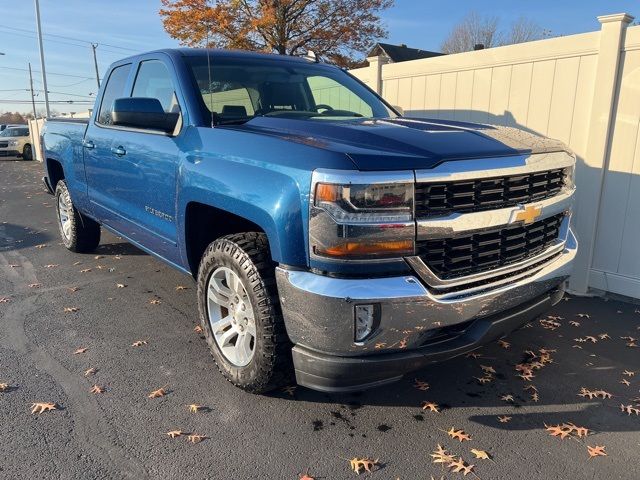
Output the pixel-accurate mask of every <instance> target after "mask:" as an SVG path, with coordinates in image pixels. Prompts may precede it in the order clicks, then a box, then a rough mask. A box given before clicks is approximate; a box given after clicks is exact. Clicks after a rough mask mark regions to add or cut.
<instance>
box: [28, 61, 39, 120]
mask: <svg viewBox="0 0 640 480" xmlns="http://www.w3.org/2000/svg"><path fill="white" fill-rule="evenodd" d="M29 86H30V87H31V106H32V107H33V119H34V120H35V119H37V118H38V117H37V114H36V100H35V98H34V95H33V75H32V74H31V62H29Z"/></svg>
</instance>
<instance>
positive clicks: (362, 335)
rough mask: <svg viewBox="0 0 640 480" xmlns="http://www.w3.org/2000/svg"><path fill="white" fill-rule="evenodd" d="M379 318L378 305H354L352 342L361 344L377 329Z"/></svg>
mask: <svg viewBox="0 0 640 480" xmlns="http://www.w3.org/2000/svg"><path fill="white" fill-rule="evenodd" d="M379 318H380V305H378V304H369V305H356V307H355V323H354V327H355V328H354V340H355V342H362V341H364V340H365V339H366V338H367V337H369V336H370V335H371V334H372V333H373V331H374V330H375V329H376V328H377V326H378V324H379V323H380V322H379Z"/></svg>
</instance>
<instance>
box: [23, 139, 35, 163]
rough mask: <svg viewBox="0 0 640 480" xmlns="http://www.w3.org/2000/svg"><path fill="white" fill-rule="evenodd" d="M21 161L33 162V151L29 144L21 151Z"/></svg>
mask: <svg viewBox="0 0 640 480" xmlns="http://www.w3.org/2000/svg"><path fill="white" fill-rule="evenodd" d="M22 159H23V160H33V150H32V148H31V145H30V144H28V143H27V144H26V145H25V146H24V148H23V149H22Z"/></svg>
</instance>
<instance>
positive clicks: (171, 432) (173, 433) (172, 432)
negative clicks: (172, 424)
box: [167, 430, 183, 438]
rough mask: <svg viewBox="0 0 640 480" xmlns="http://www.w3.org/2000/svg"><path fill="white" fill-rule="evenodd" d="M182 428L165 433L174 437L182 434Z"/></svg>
mask: <svg viewBox="0 0 640 480" xmlns="http://www.w3.org/2000/svg"><path fill="white" fill-rule="evenodd" d="M182 433H183V432H182V430H171V431H170V432H167V435H169V436H170V437H171V438H176V437H179V436H181V435H182Z"/></svg>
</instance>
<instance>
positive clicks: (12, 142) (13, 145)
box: [9, 140, 18, 147]
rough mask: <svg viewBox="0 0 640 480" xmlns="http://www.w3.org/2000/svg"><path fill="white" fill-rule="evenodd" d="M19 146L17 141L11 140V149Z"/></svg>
mask: <svg viewBox="0 0 640 480" xmlns="http://www.w3.org/2000/svg"><path fill="white" fill-rule="evenodd" d="M17 145H18V141H17V140H10V141H9V146H10V147H15V146H17Z"/></svg>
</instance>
